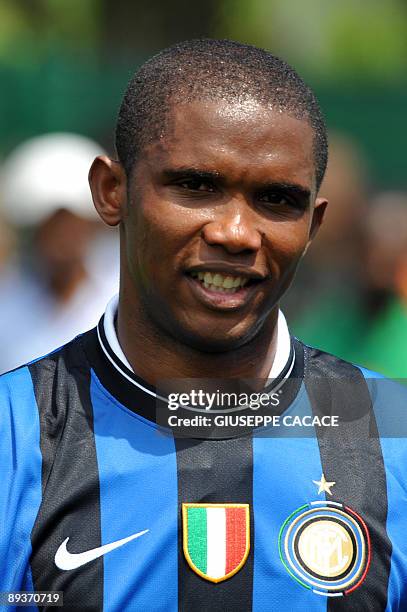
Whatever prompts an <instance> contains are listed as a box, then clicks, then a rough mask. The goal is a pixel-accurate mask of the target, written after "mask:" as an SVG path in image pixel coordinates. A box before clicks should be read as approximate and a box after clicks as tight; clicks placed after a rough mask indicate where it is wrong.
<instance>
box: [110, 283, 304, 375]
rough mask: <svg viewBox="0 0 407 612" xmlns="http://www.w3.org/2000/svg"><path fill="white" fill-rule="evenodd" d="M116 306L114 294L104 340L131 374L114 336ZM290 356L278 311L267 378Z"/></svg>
mask: <svg viewBox="0 0 407 612" xmlns="http://www.w3.org/2000/svg"><path fill="white" fill-rule="evenodd" d="M118 304H119V295H118V294H116V295H115V296H113V297H112V299H111V300H110V301H109V303H108V305H107V307H106V311H105V316H104V322H103V325H104V332H105V335H106V340H107V342H108V344H109V346H110V348H111V350H112V351H113V353H114V354H115V355H116V357H117V358H118V359H119V360H120V361H121V362H122V363H123V364H124V365H125V366H126V367H127V368H128V369H129V370H130V371H131V372H134V370H133V368H132V367H131V365H130V363H129V362H128V360H127V358H126V355H125V354H124V353H123V350H122V348H121V346H120V343H119V340H118V338H117V334H116V328H115V324H114V321H115V318H116V314H117V308H118ZM290 354H291V338H290V332H289V331H288V326H287V321H286V319H285V316H284V315H283V313H282V312H281V310H279V312H278V322H277V350H276V354H275V357H274V361H273V365H272V367H271V370H270V373H269V376H268V378H277V377H278V376H279V375H280V374H281V372H282V371H283V370H284V369H285V367H286V366H287V363H288V360H289V359H290ZM293 365H294V362H293V363H292V366H293ZM291 369H292V367H291V368H289V369H288V371H287V373H286V376H285V378H287V377H288V376H289V374H290V372H291Z"/></svg>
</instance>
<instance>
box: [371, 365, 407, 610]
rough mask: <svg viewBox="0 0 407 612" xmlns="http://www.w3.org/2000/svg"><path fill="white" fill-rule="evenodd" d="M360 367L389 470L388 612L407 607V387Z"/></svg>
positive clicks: (387, 479)
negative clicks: (371, 401)
mask: <svg viewBox="0 0 407 612" xmlns="http://www.w3.org/2000/svg"><path fill="white" fill-rule="evenodd" d="M360 369H361V371H362V372H363V375H364V376H365V378H366V379H367V384H368V386H369V388H370V392H371V396H372V399H373V407H374V411H375V417H376V422H377V426H378V430H379V434H380V443H381V447H382V453H383V459H384V467H385V471H386V483H387V502H388V513H387V523H386V529H387V534H388V536H389V538H390V540H391V542H392V557H391V568H390V576H389V585H388V599H387V601H388V603H387V608H386V612H395V611H398V610H407V588H406V585H407V538H406V531H407V470H406V466H407V388H406V387H403V386H402V385H400V384H398V383H396V382H394V381H392V380H389V379H386V378H384V377H382V376H380V375H379V374H376V373H375V372H370V371H369V370H365V369H363V368H360ZM396 436H397V437H396Z"/></svg>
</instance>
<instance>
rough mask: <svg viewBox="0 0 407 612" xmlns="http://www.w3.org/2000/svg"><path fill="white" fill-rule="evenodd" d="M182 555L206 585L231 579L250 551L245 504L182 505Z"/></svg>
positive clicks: (247, 513)
mask: <svg viewBox="0 0 407 612" xmlns="http://www.w3.org/2000/svg"><path fill="white" fill-rule="evenodd" d="M182 524H183V543H184V555H185V558H186V560H187V562H188V565H189V566H190V567H191V568H192V569H193V570H194V572H195V573H196V574H198V576H201V577H202V578H205V580H209V581H210V582H221V581H222V580H227V578H231V577H232V576H233V575H234V574H236V572H238V571H239V570H240V569H241V568H242V567H243V565H244V564H245V562H246V559H247V557H248V554H249V550H250V513H249V504H182Z"/></svg>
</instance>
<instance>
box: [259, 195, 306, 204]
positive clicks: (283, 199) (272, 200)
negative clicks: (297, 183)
mask: <svg viewBox="0 0 407 612" xmlns="http://www.w3.org/2000/svg"><path fill="white" fill-rule="evenodd" d="M257 199H258V200H259V202H265V203H266V204H278V205H279V206H298V204H297V202H296V201H295V200H294V198H292V197H290V196H288V195H286V194H285V193H282V192H281V191H265V192H264V193H260V194H259V195H258V196H257Z"/></svg>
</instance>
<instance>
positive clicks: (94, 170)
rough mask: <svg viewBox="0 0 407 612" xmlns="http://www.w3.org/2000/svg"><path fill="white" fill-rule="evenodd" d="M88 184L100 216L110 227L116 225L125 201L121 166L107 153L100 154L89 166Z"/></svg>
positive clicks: (124, 181)
mask: <svg viewBox="0 0 407 612" xmlns="http://www.w3.org/2000/svg"><path fill="white" fill-rule="evenodd" d="M89 185H90V190H91V192H92V198H93V203H94V205H95V208H96V210H97V212H98V214H99V216H100V218H101V219H102V220H103V221H104V222H105V223H106V224H107V225H110V226H112V227H114V226H115V225H118V224H119V223H120V222H121V221H122V219H123V216H124V214H125V207H126V203H127V202H126V200H127V187H126V173H125V171H124V168H123V166H122V165H121V164H120V162H118V161H115V160H113V159H110V157H107V155H100V156H99V157H97V158H96V159H95V160H94V162H93V164H92V165H91V167H90V170H89Z"/></svg>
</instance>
